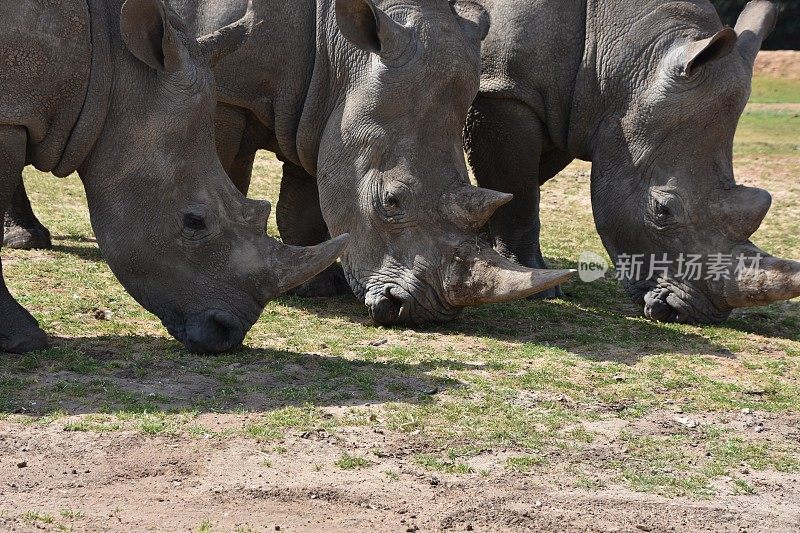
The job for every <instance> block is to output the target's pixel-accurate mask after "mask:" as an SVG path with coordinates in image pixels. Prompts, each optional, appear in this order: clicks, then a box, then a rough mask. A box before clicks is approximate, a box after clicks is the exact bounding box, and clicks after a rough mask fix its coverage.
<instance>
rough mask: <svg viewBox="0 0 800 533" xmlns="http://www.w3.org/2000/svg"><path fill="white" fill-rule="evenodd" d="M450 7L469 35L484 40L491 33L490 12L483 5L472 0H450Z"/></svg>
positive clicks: (462, 28) (476, 39)
mask: <svg viewBox="0 0 800 533" xmlns="http://www.w3.org/2000/svg"><path fill="white" fill-rule="evenodd" d="M450 8H451V9H452V10H453V13H455V14H456V17H458V23H459V24H460V25H461V30H462V31H463V32H464V33H465V34H466V35H467V37H469V38H470V39H474V40H475V41H482V40H484V39H485V38H486V36H487V35H488V34H489V26H490V19H489V13H487V12H486V10H485V9H484V8H483V6H482V5H480V4H479V3H477V2H473V1H472V0H450Z"/></svg>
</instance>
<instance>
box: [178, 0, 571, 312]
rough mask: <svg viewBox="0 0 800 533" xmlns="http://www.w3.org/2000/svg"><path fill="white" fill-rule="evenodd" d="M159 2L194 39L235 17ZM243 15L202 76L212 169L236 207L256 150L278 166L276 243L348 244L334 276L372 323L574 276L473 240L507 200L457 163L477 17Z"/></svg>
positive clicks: (204, 3) (362, 7)
mask: <svg viewBox="0 0 800 533" xmlns="http://www.w3.org/2000/svg"><path fill="white" fill-rule="evenodd" d="M172 1H173V5H175V6H176V8H177V9H178V11H179V12H181V13H183V14H184V16H185V17H186V19H187V20H188V21H189V25H190V26H191V27H192V28H193V29H194V30H195V33H196V34H201V33H205V32H207V31H210V30H211V29H212V28H214V27H217V26H219V25H221V24H225V23H228V22H230V21H231V20H234V19H235V18H236V17H238V16H239V15H240V11H241V8H239V9H236V8H232V7H230V6H228V5H226V4H224V3H221V2H217V1H216V0H172ZM254 7H255V10H256V19H257V21H258V23H257V25H256V27H255V30H254V33H253V37H252V38H251V39H250V41H249V42H248V43H247V44H246V45H245V46H243V47H242V48H241V49H240V50H239V51H237V52H236V53H235V54H232V55H230V56H229V57H228V58H226V59H225V60H224V61H222V62H220V64H219V65H218V67H217V68H216V69H215V77H216V79H217V98H218V99H219V101H220V102H221V105H220V107H219V109H218V115H217V148H218V150H219V153H220V159H221V160H222V162H223V165H224V166H225V168H226V169H228V170H229V174H230V175H231V177H232V179H233V180H234V183H236V184H237V186H238V187H239V188H240V189H241V190H242V191H243V192H246V191H247V188H248V186H249V181H250V174H251V170H252V165H253V158H254V156H255V152H256V150H257V149H259V148H266V149H269V150H271V151H273V152H275V153H276V154H278V156H279V158H280V159H281V160H283V161H284V175H283V181H282V183H281V193H280V200H279V203H278V208H277V209H278V212H277V215H278V225H279V228H280V231H281V235H282V236H283V238H284V241H285V242H288V243H291V244H298V245H300V244H302V245H309V244H315V243H318V242H320V241H322V240H324V239H325V238H327V235H328V232H329V231H330V233H331V234H333V235H338V234H341V233H344V232H347V233H350V235H351V236H352V239H351V241H350V245H349V247H348V249H347V250H346V251H345V253H344V255H343V256H342V264H343V266H344V271H345V273H346V276H347V280H348V281H349V284H350V286H351V287H352V289H353V291H354V292H355V293H356V295H357V297H358V298H361V299H363V300H364V301H365V303H366V304H367V306H368V307H369V310H370V314H371V316H372V318H373V320H374V321H375V322H376V323H378V324H393V323H413V324H418V325H419V324H423V323H426V322H433V321H437V322H438V321H445V320H449V319H451V318H453V317H454V316H455V315H456V314H457V312H458V310H459V309H460V308H461V307H463V306H467V305H474V304H481V303H490V302H499V301H507V300H511V299H516V298H521V297H525V296H527V295H530V294H532V293H535V292H538V291H540V290H542V289H543V288H547V287H551V286H553V285H554V284H556V283H558V282H559V280H562V281H563V280H565V279H567V278H568V277H570V276H571V272H570V271H547V272H542V271H537V270H530V269H525V268H520V267H519V266H516V265H514V264H513V263H511V262H510V261H507V260H505V259H504V258H502V257H501V256H500V255H499V254H496V253H495V252H494V251H493V250H492V249H491V246H488V245H485V244H484V243H483V242H482V241H481V239H480V238H479V229H480V228H481V226H483V225H484V224H485V222H486V221H487V220H488V218H489V217H490V216H491V214H492V213H493V212H494V210H495V209H497V207H499V206H500V205H502V204H504V203H506V202H508V201H509V200H510V199H511V196H510V195H505V194H499V193H496V192H493V191H488V190H485V189H479V188H477V187H473V186H471V185H470V184H469V181H468V177H467V168H466V164H465V161H464V156H463V148H462V144H461V132H462V129H463V122H464V117H465V116H466V113H467V109H468V108H469V105H470V103H471V102H472V100H473V98H474V97H475V95H476V94H477V90H478V81H479V74H480V43H481V39H482V38H483V37H484V36H485V34H486V32H487V30H488V19H487V17H486V13H485V11H484V10H483V9H482V8H481V7H480V6H479V5H478V4H477V3H475V2H471V1H466V0H453V1H450V2H445V1H443V0H411V1H408V0H380V1H378V2H373V1H372V0H317V1H316V2H282V1H279V0H256V1H255V2H254ZM273 50H282V51H284V53H268V51H273ZM317 187H318V188H319V193H318V192H317ZM326 222H327V224H326ZM328 279H329V280H330V278H328ZM329 289H330V287H328V290H329ZM323 290H325V288H324V287H323Z"/></svg>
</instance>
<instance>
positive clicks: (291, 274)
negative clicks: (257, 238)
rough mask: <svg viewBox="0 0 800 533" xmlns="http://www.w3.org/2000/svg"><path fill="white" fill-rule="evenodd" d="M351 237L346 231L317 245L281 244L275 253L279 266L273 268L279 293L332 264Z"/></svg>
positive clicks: (306, 279) (276, 262)
mask: <svg viewBox="0 0 800 533" xmlns="http://www.w3.org/2000/svg"><path fill="white" fill-rule="evenodd" d="M349 239H350V236H349V235H348V234H346V233H345V234H344V235H339V236H338V237H336V238H335V239H331V240H329V241H327V242H323V243H322V244H318V245H316V246H308V247H302V246H288V245H286V244H281V245H280V248H279V249H278V252H277V253H276V254H275V255H276V257H275V264H276V265H277V267H276V268H274V269H273V275H274V276H275V279H276V280H277V287H278V294H280V293H282V292H286V291H288V290H289V289H293V288H294V287H297V286H298V285H300V284H301V283H303V282H305V281H308V280H309V279H311V278H313V277H314V276H316V275H317V274H319V273H320V272H322V271H323V270H325V269H326V268H328V267H329V266H331V265H332V264H333V263H334V261H336V259H337V258H338V257H339V256H341V255H342V252H343V251H344V249H345V247H346V246H347V242H348V240H349Z"/></svg>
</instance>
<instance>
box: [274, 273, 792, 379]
mask: <svg viewBox="0 0 800 533" xmlns="http://www.w3.org/2000/svg"><path fill="white" fill-rule="evenodd" d="M549 262H550V264H551V265H557V266H558V267H559V268H575V262H574V261H571V260H568V259H563V258H556V259H550V260H549ZM563 290H564V297H563V298H561V299H557V300H532V301H517V302H511V303H508V304H502V305H492V306H483V307H474V308H468V309H466V310H465V311H464V312H463V313H462V315H461V316H460V317H459V318H458V319H456V320H455V321H453V322H451V323H449V324H444V325H439V326H433V327H427V328H424V331H427V332H433V333H439V334H442V335H444V336H447V335H464V336H469V337H488V338H492V339H497V340H502V341H505V342H510V343H517V344H531V345H537V344H538V345H545V346H552V347H557V348H562V349H564V350H566V351H568V352H570V353H573V354H577V355H579V356H581V357H585V358H587V359H591V360H600V361H616V362H621V363H625V364H634V363H636V362H637V361H638V360H639V359H640V358H641V357H644V356H648V355H657V354H665V353H675V354H685V355H710V356H715V357H728V358H733V357H735V354H734V353H732V352H731V351H730V350H729V349H728V348H727V347H726V346H725V345H724V344H723V343H721V342H716V341H714V339H715V338H720V337H724V336H725V333H726V331H728V332H746V333H756V334H759V335H763V336H765V337H772V338H785V339H790V340H800V303H798V302H797V301H792V302H783V303H781V304H776V305H772V306H769V307H765V308H757V309H747V310H736V311H734V313H733V314H732V316H731V318H730V319H728V320H727V321H726V322H724V323H723V324H720V325H716V326H697V327H690V326H676V325H670V324H658V323H654V322H651V321H649V320H647V319H646V318H644V317H643V316H641V310H640V309H638V308H637V307H636V306H634V305H633V304H632V303H631V302H630V300H629V298H628V297H627V295H626V294H625V293H624V291H623V290H622V287H621V286H620V284H619V283H618V282H617V281H616V280H613V279H605V280H601V281H597V282H594V283H583V282H581V281H578V280H576V281H573V282H570V283H568V284H567V285H565V287H564V288H563ZM280 301H281V302H282V303H283V304H284V305H289V306H292V307H295V308H299V309H302V310H304V311H307V312H311V313H315V314H317V315H319V316H323V317H337V318H343V317H344V318H346V319H348V320H349V321H351V322H353V323H359V324H364V325H368V324H370V320H369V318H368V317H367V313H366V311H365V309H364V307H363V306H361V305H359V304H358V303H357V302H355V301H354V300H353V299H352V297H345V296H343V297H339V298H332V299H315V298H311V299H303V298H294V297H285V298H282V299H281V300H280ZM379 329H380V328H376V330H379ZM712 330H713V332H714V334H709V332H711V331H712ZM376 334H378V333H376Z"/></svg>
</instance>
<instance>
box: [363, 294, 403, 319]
mask: <svg viewBox="0 0 800 533" xmlns="http://www.w3.org/2000/svg"><path fill="white" fill-rule="evenodd" d="M402 310H403V302H402V301H401V300H399V299H398V298H395V297H394V296H392V294H391V292H390V291H389V290H388V289H387V290H385V291H384V293H383V294H382V295H380V296H378V297H377V298H375V299H374V300H373V301H372V303H371V304H370V306H369V314H370V316H371V317H372V320H373V322H375V323H376V324H377V325H379V326H390V325H392V324H397V323H398V322H399V321H400V317H401V314H402Z"/></svg>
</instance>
